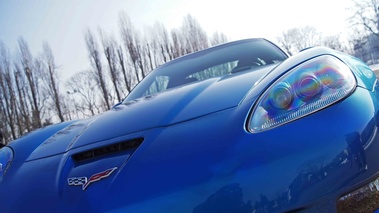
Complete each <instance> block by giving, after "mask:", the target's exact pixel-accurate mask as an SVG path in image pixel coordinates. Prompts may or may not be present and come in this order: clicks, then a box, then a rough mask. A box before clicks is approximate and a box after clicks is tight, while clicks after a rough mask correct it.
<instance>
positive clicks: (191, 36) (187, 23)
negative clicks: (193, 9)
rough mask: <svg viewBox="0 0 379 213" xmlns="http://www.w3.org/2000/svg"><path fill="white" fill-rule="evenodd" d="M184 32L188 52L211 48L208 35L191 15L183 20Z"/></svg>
mask: <svg viewBox="0 0 379 213" xmlns="http://www.w3.org/2000/svg"><path fill="white" fill-rule="evenodd" d="M182 32H183V35H184V37H185V42H186V43H185V47H186V48H187V49H188V51H187V52H196V51H199V50H202V49H205V48H207V47H209V44H208V36H207V33H206V32H205V31H204V30H203V29H202V27H201V26H200V24H199V22H198V21H197V20H196V19H195V18H194V17H192V16H191V15H190V14H188V15H187V16H185V17H184V19H183V25H182Z"/></svg>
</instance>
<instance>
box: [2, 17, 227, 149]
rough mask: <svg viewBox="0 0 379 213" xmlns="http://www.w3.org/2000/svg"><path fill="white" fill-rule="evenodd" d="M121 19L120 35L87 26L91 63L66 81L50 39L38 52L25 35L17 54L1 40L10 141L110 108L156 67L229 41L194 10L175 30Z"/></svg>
mask: <svg viewBox="0 0 379 213" xmlns="http://www.w3.org/2000/svg"><path fill="white" fill-rule="evenodd" d="M118 21H119V22H118V27H119V39H117V38H116V37H115V36H113V35H111V34H108V33H106V32H104V30H102V29H101V28H99V29H98V30H97V31H91V30H90V29H88V30H87V31H86V33H85V35H84V40H85V43H86V48H87V52H88V60H89V61H90V63H91V67H90V68H89V69H88V70H85V71H81V72H78V73H76V74H75V75H73V76H72V77H70V78H69V79H68V80H67V81H66V82H64V84H62V82H61V81H60V75H59V68H58V67H57V65H56V62H55V59H54V54H53V51H52V49H51V47H50V45H49V43H48V42H44V43H43V45H42V51H41V52H40V53H39V54H38V55H37V56H34V55H32V53H31V51H30V48H29V45H28V43H27V41H26V40H25V39H24V38H23V37H20V38H19V39H18V47H17V50H16V51H15V53H14V54H12V53H11V52H10V51H9V49H8V48H7V47H6V45H5V44H4V43H3V42H2V41H0V131H1V132H2V134H3V136H4V138H5V140H6V141H11V140H13V139H16V138H18V137H19V136H21V135H23V134H25V133H27V132H30V131H32V130H34V129H37V128H41V127H43V126H47V125H50V124H52V123H57V122H64V121H68V120H74V119H82V118H86V117H89V116H92V115H95V114H98V113H101V112H103V111H106V110H109V109H110V108H111V107H112V106H113V105H114V104H115V103H117V102H120V101H122V99H123V98H124V97H125V96H126V95H127V94H128V93H129V92H130V91H131V90H132V88H133V87H134V86H135V85H136V84H138V83H139V82H140V81H141V80H142V79H143V78H144V77H145V76H146V75H147V74H148V73H149V72H150V71H151V70H153V69H155V68H156V67H158V66H160V65H162V64H164V63H166V62H168V61H170V60H172V59H174V58H177V57H180V56H183V55H185V54H188V53H191V52H195V51H199V50H202V49H205V48H208V47H210V46H213V45H217V44H221V43H224V42H226V41H228V38H227V37H226V35H224V34H223V33H218V32H215V33H214V34H212V35H211V36H208V35H207V33H206V32H205V31H204V30H203V29H202V28H201V26H200V24H199V22H198V21H197V20H196V19H195V18H194V17H192V16H191V15H187V16H185V17H184V18H183V22H182V25H181V26H180V27H178V28H174V29H172V30H168V29H167V28H166V27H165V26H164V25H163V24H162V23H158V22H157V23H155V24H154V25H153V26H150V27H148V28H146V29H145V30H144V32H140V31H139V30H138V29H136V28H135V27H134V26H133V24H132V22H131V20H130V17H129V16H128V15H127V14H126V13H121V14H120V16H119V20H118ZM63 88H64V91H63ZM0 142H1V141H0Z"/></svg>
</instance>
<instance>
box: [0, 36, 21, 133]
mask: <svg viewBox="0 0 379 213" xmlns="http://www.w3.org/2000/svg"><path fill="white" fill-rule="evenodd" d="M0 94H1V96H0V103H1V109H2V113H3V115H4V116H3V118H4V120H3V122H4V121H5V123H3V124H2V126H7V127H9V129H10V130H11V135H12V138H13V139H15V138H16V136H17V135H16V125H15V123H16V119H17V116H16V114H15V113H16V112H17V109H16V108H15V105H16V102H15V95H14V92H13V88H12V80H11V75H10V58H9V53H8V51H7V50H6V49H5V47H4V44H3V43H2V42H1V43H0Z"/></svg>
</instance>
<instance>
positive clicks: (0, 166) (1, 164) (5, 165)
mask: <svg viewBox="0 0 379 213" xmlns="http://www.w3.org/2000/svg"><path fill="white" fill-rule="evenodd" d="M12 161H13V150H12V149H11V148H9V147H7V146H6V147H3V148H1V149H0V180H1V179H2V177H3V175H4V174H5V173H6V172H7V170H8V169H9V166H10V165H11V163H12Z"/></svg>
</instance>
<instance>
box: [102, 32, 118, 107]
mask: <svg viewBox="0 0 379 213" xmlns="http://www.w3.org/2000/svg"><path fill="white" fill-rule="evenodd" d="M99 34H100V37H101V42H102V45H103V52H104V56H105V58H106V59H107V62H108V68H109V76H110V77H111V82H112V85H113V89H114V92H115V93H116V96H117V102H120V101H121V100H122V98H121V94H120V89H119V86H118V85H119V70H118V69H117V64H118V63H117V53H116V51H117V50H116V47H117V43H116V39H115V38H114V37H113V36H108V35H105V33H104V32H103V31H102V30H101V29H99Z"/></svg>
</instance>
